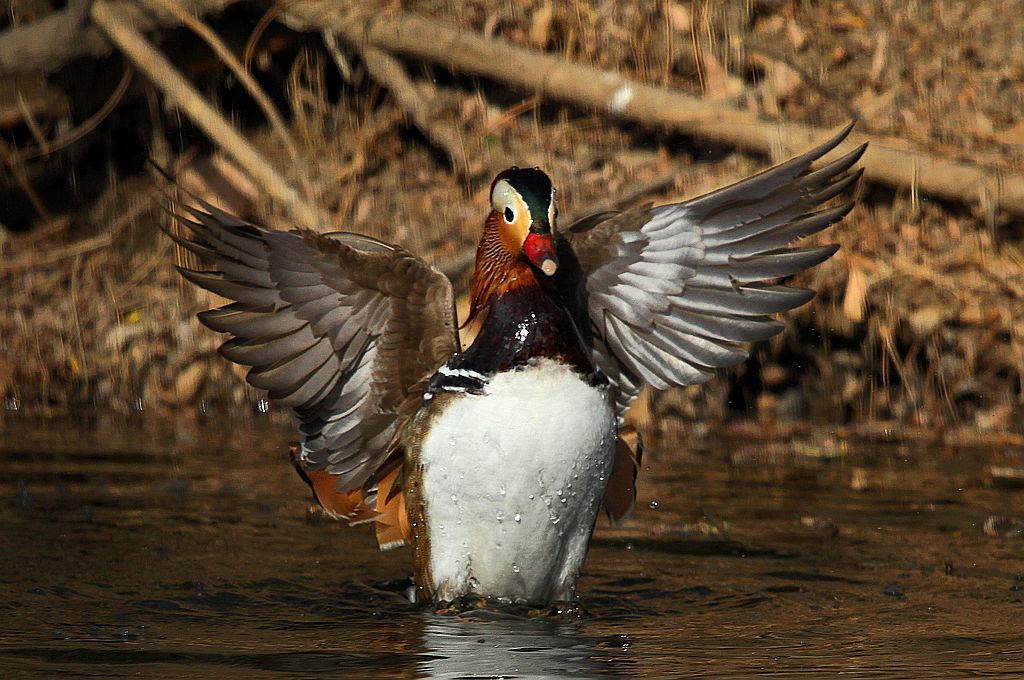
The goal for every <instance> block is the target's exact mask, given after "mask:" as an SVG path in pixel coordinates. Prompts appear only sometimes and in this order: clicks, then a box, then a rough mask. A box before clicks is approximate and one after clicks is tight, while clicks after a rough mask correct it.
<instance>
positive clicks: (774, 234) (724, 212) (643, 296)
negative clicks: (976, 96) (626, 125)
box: [568, 125, 865, 414]
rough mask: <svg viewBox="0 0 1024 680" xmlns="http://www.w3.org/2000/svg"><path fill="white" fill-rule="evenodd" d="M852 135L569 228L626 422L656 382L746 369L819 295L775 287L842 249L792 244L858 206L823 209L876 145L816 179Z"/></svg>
mask: <svg viewBox="0 0 1024 680" xmlns="http://www.w3.org/2000/svg"><path fill="white" fill-rule="evenodd" d="M851 128H852V125H851V126H848V127H846V128H845V129H843V130H842V131H841V132H839V134H837V135H836V136H834V137H833V138H832V139H830V140H829V141H827V142H825V143H824V144H822V145H821V146H819V147H817V148H815V149H813V150H811V151H809V152H807V153H805V154H803V155H801V156H798V157H796V158H794V159H792V160H789V161H787V162H785V163H782V164H780V165H778V166H775V167H774V168H770V169H769V170H766V171H764V172H761V173H759V174H757V175H754V176H753V177H750V178H748V179H745V180H742V181H740V182H737V183H736V184H733V185H731V186H728V187H725V188H723V189H719V190H717V191H714V192H711V193H709V194H706V195H704V196H701V197H698V198H695V199H692V200H690V201H686V202H683V203H676V204H672V205H665V206H660V207H657V208H653V209H652V208H649V207H647V206H644V207H640V208H635V209H632V210H630V211H626V212H624V213H615V214H611V215H608V214H602V215H600V216H592V217H589V218H586V221H585V222H581V223H577V224H574V225H572V226H571V227H570V228H569V229H568V232H569V237H570V238H571V239H572V245H573V248H574V250H575V251H576V254H577V256H578V257H579V260H580V263H581V265H582V266H583V268H584V272H585V276H586V287H587V294H588V305H589V309H588V313H589V316H590V319H591V322H592V323H593V327H594V331H595V342H594V360H595V362H596V363H597V365H598V366H599V367H600V368H601V369H602V370H603V371H604V372H605V374H606V375H608V377H609V379H610V380H611V381H612V382H613V383H614V384H615V385H616V386H617V388H618V392H619V398H618V403H619V410H620V414H621V413H624V412H625V410H626V409H627V408H628V405H629V402H630V401H631V400H632V399H633V397H635V396H636V394H637V392H638V391H639V389H640V387H642V386H643V384H644V383H647V384H649V385H651V386H652V387H654V388H656V389H666V388H668V387H671V386H674V385H692V384H697V383H702V382H705V381H707V380H708V379H710V378H711V377H712V375H714V369H716V368H719V367H724V366H730V365H734V364H737V363H740V362H742V361H744V360H745V359H746V358H747V356H748V350H747V348H746V347H745V346H744V345H743V344H741V343H747V342H754V341H758V340H765V339H767V338H770V337H771V336H773V335H775V334H776V333H778V332H779V331H780V330H781V329H782V328H783V326H782V324H781V323H779V322H778V321H776V320H774V319H772V318H771V317H770V316H769V315H771V314H777V313H779V312H785V311H788V310H791V309H794V308H796V307H799V306H800V305H802V304H804V303H806V302H807V301H808V300H810V299H811V298H812V297H813V296H814V293H813V292H812V291H809V290H804V289H800V288H792V287H789V286H782V285H769V284H767V283H765V282H766V281H770V280H772V279H778V278H782V277H786V276H790V275H792V274H795V273H797V272H799V271H803V270H804V269H807V268H809V267H813V266H815V265H817V264H819V263H821V262H823V261H824V260H826V259H828V258H829V257H831V256H832V255H833V254H834V253H835V252H836V250H837V249H838V246H835V245H826V246H817V247H808V248H791V247H789V246H790V244H791V243H793V242H794V241H797V240H799V239H802V238H804V237H806V236H809V235H811V234H814V233H817V232H819V231H822V230H823V229H825V228H827V227H828V226H829V225H831V224H834V223H835V222H837V221H838V220H840V219H842V218H843V217H844V216H845V215H846V214H847V213H848V212H849V211H850V210H851V209H852V207H853V203H852V201H847V202H845V203H841V204H839V205H836V206H834V207H829V208H821V206H822V205H823V204H825V203H826V202H828V201H829V200H831V199H833V198H835V197H837V196H842V195H844V194H847V193H848V192H849V190H850V188H851V187H852V186H854V184H855V183H856V182H857V180H858V179H859V177H860V175H861V170H853V171H851V168H853V167H854V165H856V163H857V161H858V160H859V159H860V157H861V155H862V154H863V153H864V149H865V146H860V147H858V148H857V149H855V150H853V151H852V152H850V153H847V154H845V155H843V156H842V157H840V158H838V159H836V160H834V161H831V162H829V163H827V164H825V165H823V166H822V167H820V168H819V169H817V170H813V171H812V170H811V164H812V163H813V162H815V161H816V160H818V159H820V158H821V157H823V156H824V155H826V154H827V153H828V152H830V151H832V150H833V149H834V148H836V147H837V146H838V145H839V144H840V143H841V142H842V141H843V140H844V139H845V138H846V136H847V135H848V134H849V132H850V129H851Z"/></svg>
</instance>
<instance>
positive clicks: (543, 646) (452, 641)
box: [417, 611, 629, 678]
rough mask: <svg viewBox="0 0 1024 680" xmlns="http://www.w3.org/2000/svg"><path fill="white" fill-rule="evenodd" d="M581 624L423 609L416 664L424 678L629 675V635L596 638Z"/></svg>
mask: <svg viewBox="0 0 1024 680" xmlns="http://www.w3.org/2000/svg"><path fill="white" fill-rule="evenodd" d="M583 628H584V625H583V624H582V623H581V622H580V621H564V622H563V621H550V620H542V619H538V618H536V617H533V618H530V617H526V616H522V615H519V616H517V615H513V614H502V613H492V612H486V611H485V612H472V613H470V614H464V615H462V616H459V617H456V616H452V615H437V614H427V615H425V624H424V626H423V638H422V639H423V655H422V657H421V661H420V662H419V664H418V666H417V670H418V671H419V672H420V673H421V674H422V677H428V678H465V677H473V678H477V677H479V678H491V677H499V676H504V677H520V678H522V677H528V678H539V677H566V676H573V677H589V676H597V675H602V674H604V672H605V671H608V670H612V669H614V671H615V672H616V673H618V674H626V675H628V673H626V672H625V671H626V670H627V669H628V667H629V666H628V659H626V658H625V657H626V652H628V649H629V641H628V638H627V637H626V636H625V635H622V636H616V637H615V638H614V639H610V640H605V639H600V638H595V637H592V636H589V635H586V634H584V633H583V632H582V629H583ZM624 662H625V663H624Z"/></svg>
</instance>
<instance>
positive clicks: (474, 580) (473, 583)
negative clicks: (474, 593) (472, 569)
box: [469, 576, 480, 590]
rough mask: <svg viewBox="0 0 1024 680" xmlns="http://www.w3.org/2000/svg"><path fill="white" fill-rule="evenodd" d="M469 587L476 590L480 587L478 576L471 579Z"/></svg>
mask: <svg viewBox="0 0 1024 680" xmlns="http://www.w3.org/2000/svg"><path fill="white" fill-rule="evenodd" d="M469 587H470V588H472V589H473V590H476V589H477V588H479V587H480V581H478V580H477V578H476V576H470V577H469Z"/></svg>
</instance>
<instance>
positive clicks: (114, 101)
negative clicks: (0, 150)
mask: <svg viewBox="0 0 1024 680" xmlns="http://www.w3.org/2000/svg"><path fill="white" fill-rule="evenodd" d="M134 73H135V69H134V68H133V67H132V65H131V63H129V62H127V61H126V62H125V63H124V73H122V74H121V80H120V81H119V82H118V83H117V87H115V88H114V91H113V92H112V93H111V94H110V97H108V98H107V101H106V102H104V104H103V106H101V107H100V108H99V110H98V111H96V113H94V114H92V115H91V116H89V117H88V118H86V119H85V120H84V121H82V124H81V125H78V126H77V127H74V128H72V129H70V130H68V131H67V132H66V133H64V134H62V135H61V136H59V137H57V138H56V139H54V140H51V141H47V140H43V141H42V143H41V144H40V145H39V146H38V147H36V148H34V149H23V150H21V151H19V152H18V157H19V158H20V159H21V160H23V161H27V160H29V159H32V158H38V157H40V156H48V155H50V154H51V153H53V152H54V151H59V150H60V149H63V148H65V147H67V146H70V145H71V144H74V143H75V142H77V141H78V140H80V139H81V138H82V137H85V136H86V135H87V134H89V133H90V132H92V131H93V130H95V129H96V127H97V126H98V125H99V124H100V123H102V122H103V120H104V119H105V118H106V117H107V116H109V115H110V114H111V113H113V111H114V109H115V108H117V105H118V104H120V103H121V99H122V98H123V97H124V94H125V92H127V91H128V86H129V85H131V82H132V75H133V74H134Z"/></svg>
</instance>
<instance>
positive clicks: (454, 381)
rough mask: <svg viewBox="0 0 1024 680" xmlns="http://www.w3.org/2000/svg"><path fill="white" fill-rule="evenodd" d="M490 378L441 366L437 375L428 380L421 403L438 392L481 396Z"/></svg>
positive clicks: (470, 371) (472, 371)
mask: <svg viewBox="0 0 1024 680" xmlns="http://www.w3.org/2000/svg"><path fill="white" fill-rule="evenodd" d="M490 379H491V376H489V375H484V374H483V373H480V372H478V371H474V370H472V369H469V368H453V367H452V366H450V365H449V364H448V363H445V364H442V365H441V368H439V369H437V373H435V374H434V375H433V377H431V378H430V382H429V383H427V389H426V391H425V392H424V393H423V401H424V402H428V401H430V400H431V399H433V398H434V395H435V394H438V393H440V392H461V393H466V392H468V393H469V394H483V391H484V387H485V386H486V385H487V383H488V382H489V381H490Z"/></svg>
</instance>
